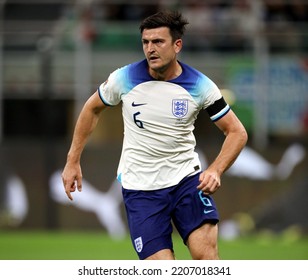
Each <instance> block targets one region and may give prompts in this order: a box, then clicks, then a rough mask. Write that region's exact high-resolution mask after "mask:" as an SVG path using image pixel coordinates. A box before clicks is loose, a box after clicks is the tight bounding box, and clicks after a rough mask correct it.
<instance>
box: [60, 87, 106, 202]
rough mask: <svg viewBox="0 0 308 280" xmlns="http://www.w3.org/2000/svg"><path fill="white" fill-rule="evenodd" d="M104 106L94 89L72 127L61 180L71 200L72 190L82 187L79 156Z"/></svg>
mask: <svg viewBox="0 0 308 280" xmlns="http://www.w3.org/2000/svg"><path fill="white" fill-rule="evenodd" d="M105 108H106V105H105V104H104V103H103V102H102V100H101V99H100V97H99V94H98V92H97V91H96V92H95V93H94V94H93V95H92V96H91V97H90V98H89V99H88V100H87V102H86V103H85V105H84V106H83V108H82V110H81V112H80V115H79V117H78V120H77V122H76V126H75V129H74V134H73V139H72V143H71V147H70V149H69V152H68V154H67V160H66V165H65V167H64V169H63V172H62V181H63V185H64V188H65V192H66V195H67V196H68V198H69V199H70V200H73V197H72V194H71V193H72V192H74V191H75V190H76V188H77V189H78V191H81V189H82V172H81V167H80V158H81V154H82V151H83V149H84V147H85V145H86V143H87V141H88V138H89V136H90V135H91V133H92V132H93V130H94V128H95V127H96V125H97V122H98V119H99V114H100V113H101V111H102V110H104V109H105Z"/></svg>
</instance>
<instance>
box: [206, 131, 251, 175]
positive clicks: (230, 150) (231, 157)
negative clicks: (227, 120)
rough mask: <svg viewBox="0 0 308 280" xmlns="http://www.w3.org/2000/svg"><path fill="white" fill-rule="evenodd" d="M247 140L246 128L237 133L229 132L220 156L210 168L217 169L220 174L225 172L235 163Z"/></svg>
mask: <svg viewBox="0 0 308 280" xmlns="http://www.w3.org/2000/svg"><path fill="white" fill-rule="evenodd" d="M246 142H247V134H246V131H245V130H241V131H240V132H237V133H233V132H231V133H229V134H228V135H227V136H226V138H225V140H224V143H223V145H222V147H221V150H220V152H219V154H218V156H217V157H216V159H215V160H214V161H213V163H212V164H211V165H210V166H209V168H208V169H215V170H216V171H217V172H218V173H219V174H220V175H221V174H223V173H224V172H225V171H226V170H228V169H229V168H230V166H231V165H232V164H233V163H234V161H235V160H236V158H237V157H238V155H239V154H240V152H241V151H242V149H243V148H244V146H245V145H246Z"/></svg>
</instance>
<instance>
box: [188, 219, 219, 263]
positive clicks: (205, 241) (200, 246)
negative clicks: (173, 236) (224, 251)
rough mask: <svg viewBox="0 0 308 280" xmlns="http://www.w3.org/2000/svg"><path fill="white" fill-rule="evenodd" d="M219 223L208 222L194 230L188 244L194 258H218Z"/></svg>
mask: <svg viewBox="0 0 308 280" xmlns="http://www.w3.org/2000/svg"><path fill="white" fill-rule="evenodd" d="M217 239H218V225H217V224H211V223H206V224H204V225H202V226H201V227H199V228H197V229H196V230H194V231H193V232H192V233H191V234H190V235H189V237H188V239H187V246H188V248H189V251H190V254H191V256H192V258H193V259H194V260H218V259H219V255H218V244H217Z"/></svg>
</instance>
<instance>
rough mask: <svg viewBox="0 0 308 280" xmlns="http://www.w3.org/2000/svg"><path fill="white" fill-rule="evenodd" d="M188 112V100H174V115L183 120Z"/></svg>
mask: <svg viewBox="0 0 308 280" xmlns="http://www.w3.org/2000/svg"><path fill="white" fill-rule="evenodd" d="M187 112H188V100H187V99H173V100H172V113H173V115H174V116H175V117H177V118H183V117H184V116H185V115H186V114H187Z"/></svg>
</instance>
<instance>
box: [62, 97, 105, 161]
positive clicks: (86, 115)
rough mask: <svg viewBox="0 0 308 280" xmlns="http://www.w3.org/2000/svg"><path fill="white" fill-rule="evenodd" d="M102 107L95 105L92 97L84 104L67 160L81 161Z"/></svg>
mask: <svg viewBox="0 0 308 280" xmlns="http://www.w3.org/2000/svg"><path fill="white" fill-rule="evenodd" d="M102 109H103V108H102V107H94V106H93V100H92V99H91V98H90V99H89V100H88V101H87V102H86V104H85V105H84V107H83V109H82V111H81V113H80V115H79V117H78V120H77V123H76V126H75V130H74V134H73V139H72V143H71V147H70V150H69V152H68V155H67V162H70V163H79V161H80V157H81V154H82V151H83V149H84V147H85V145H86V143H87V141H88V139H89V137H90V135H91V134H92V132H93V130H94V128H95V127H96V125H97V122H98V118H99V114H100V112H101V110H102Z"/></svg>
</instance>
